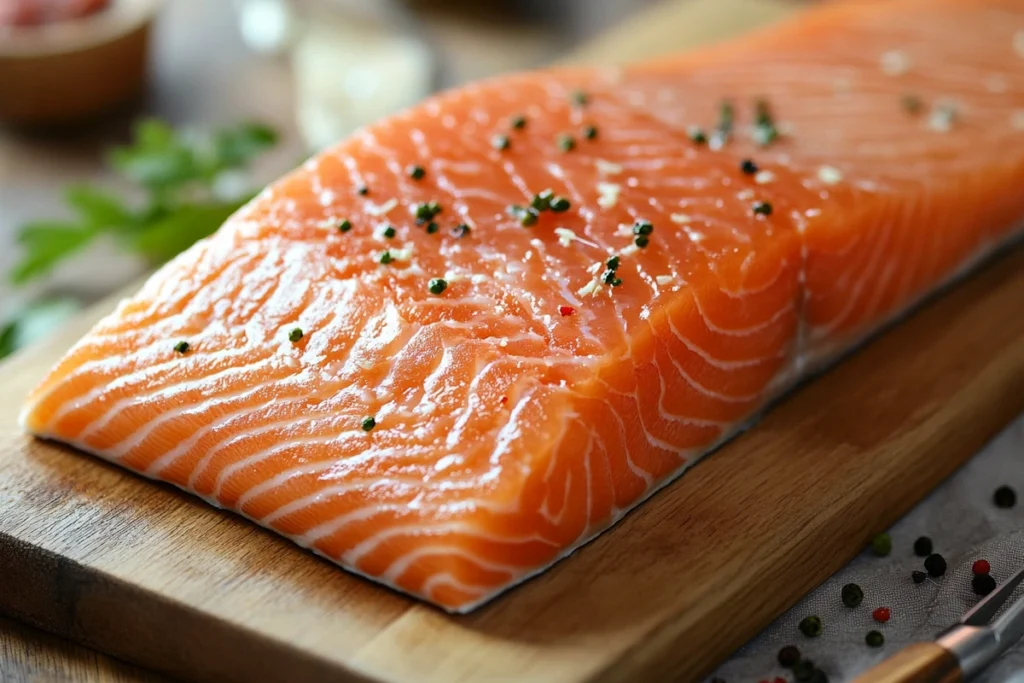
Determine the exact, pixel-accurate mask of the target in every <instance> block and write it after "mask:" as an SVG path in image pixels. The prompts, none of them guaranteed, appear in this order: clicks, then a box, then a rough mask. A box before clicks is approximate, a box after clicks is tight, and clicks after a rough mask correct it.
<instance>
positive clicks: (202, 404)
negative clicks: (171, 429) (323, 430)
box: [80, 357, 288, 458]
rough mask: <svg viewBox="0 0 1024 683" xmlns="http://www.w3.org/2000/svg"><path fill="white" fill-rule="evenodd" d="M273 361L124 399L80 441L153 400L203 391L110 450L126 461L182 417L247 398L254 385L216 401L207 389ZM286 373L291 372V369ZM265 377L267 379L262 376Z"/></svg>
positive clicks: (270, 381) (158, 415)
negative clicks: (161, 429) (152, 436)
mask: <svg viewBox="0 0 1024 683" xmlns="http://www.w3.org/2000/svg"><path fill="white" fill-rule="evenodd" d="M272 358H273V357H271V358H265V359H263V360H261V361H260V362H258V363H254V364H253V365H245V366H232V367H229V368H227V369H225V370H223V371H221V372H218V373H214V374H213V375H207V376H205V377H202V378H199V379H197V380H191V379H190V380H186V381H184V382H178V383H176V384H172V385H169V386H165V387H161V388H160V389H158V390H156V391H154V392H151V393H149V394H145V395H144V396H139V397H134V398H126V399H122V400H120V401H118V402H117V403H115V404H114V405H113V406H111V408H110V409H109V410H107V412H105V413H104V414H103V415H102V416H101V417H99V418H98V419H96V420H93V421H92V422H90V423H89V424H88V425H86V427H85V429H83V430H82V432H81V434H80V438H82V439H89V438H90V437H92V436H93V435H95V434H96V433H98V432H100V431H101V430H103V429H104V428H106V427H107V426H108V425H109V424H110V423H111V422H112V421H113V420H114V419H116V418H117V417H118V416H119V415H120V414H121V413H122V412H123V411H124V410H125V409H126V408H131V407H137V406H141V405H145V404H146V403H147V402H149V401H151V400H157V399H161V398H166V399H173V398H174V394H175V393H177V392H179V391H182V392H184V391H190V390H193V389H194V390H197V391H200V393H201V394H202V395H201V396H200V397H199V400H198V401H196V402H195V403H188V404H184V405H179V406H177V407H176V408H172V409H170V410H166V411H156V413H155V416H154V418H153V419H152V420H149V421H148V422H145V423H143V424H142V425H140V426H139V427H138V428H136V430H135V431H133V432H132V433H131V434H128V435H126V436H125V437H124V438H122V439H121V440H120V441H119V442H118V443H117V444H116V445H114V446H111V447H110V449H109V453H110V455H111V456H113V457H118V458H119V457H122V456H124V455H125V454H126V453H128V452H129V451H131V449H133V448H134V447H135V446H137V445H138V444H139V443H141V442H142V441H144V440H145V439H146V437H147V436H149V435H150V434H151V433H153V431H154V430H156V429H157V428H159V427H160V426H161V425H163V424H165V423H167V422H168V421H170V420H173V419H175V418H177V417H180V416H181V415H183V414H186V413H188V412H190V411H194V410H197V409H198V410H200V411H202V410H205V409H206V408H208V407H209V406H210V405H211V404H216V402H217V401H218V400H221V399H224V400H230V399H232V398H237V397H239V396H242V395H245V394H246V393H248V392H249V391H250V390H251V389H253V388H254V387H253V386H252V385H250V386H246V387H243V388H242V389H240V390H238V391H235V392H232V393H229V394H226V395H220V396H214V397H211V396H207V395H206V391H205V389H206V388H207V386H208V383H209V382H216V381H217V380H222V379H229V378H234V377H235V376H236V375H237V376H239V377H238V378H239V379H241V378H242V377H244V376H245V375H246V374H248V373H251V372H259V371H260V370H261V369H265V368H266V366H268V365H273V363H272V362H270V361H271V359H272ZM285 369H286V370H287V368H285ZM261 376H265V375H262V373H261ZM287 377H288V375H285V376H283V377H278V376H275V375H271V377H270V379H268V380H267V381H265V382H262V383H260V384H257V385H255V388H256V389H260V388H265V387H269V386H271V385H274V384H277V383H280V382H281V381H283V380H285V379H286V378H287Z"/></svg>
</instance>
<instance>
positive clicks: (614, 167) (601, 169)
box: [595, 159, 622, 175]
mask: <svg viewBox="0 0 1024 683" xmlns="http://www.w3.org/2000/svg"><path fill="white" fill-rule="evenodd" d="M595 163H596V165H597V172H598V173H600V174H601V175H618V174H620V173H622V166H621V165H619V164H613V163H612V162H610V161H605V160H604V159H598V160H597V161H596V162H595Z"/></svg>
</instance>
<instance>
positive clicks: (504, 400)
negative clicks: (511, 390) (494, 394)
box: [501, 396, 508, 405]
mask: <svg viewBox="0 0 1024 683" xmlns="http://www.w3.org/2000/svg"><path fill="white" fill-rule="evenodd" d="M506 403H508V396H502V397H501V405H505V404H506Z"/></svg>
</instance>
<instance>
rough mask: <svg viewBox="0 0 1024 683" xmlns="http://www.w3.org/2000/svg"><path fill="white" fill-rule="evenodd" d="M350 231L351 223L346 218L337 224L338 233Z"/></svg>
mask: <svg viewBox="0 0 1024 683" xmlns="http://www.w3.org/2000/svg"><path fill="white" fill-rule="evenodd" d="M351 229H352V221H350V220H349V219H347V218H345V219H344V220H342V221H341V222H340V223H338V232H348V231H349V230H351Z"/></svg>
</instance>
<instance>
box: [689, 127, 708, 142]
mask: <svg viewBox="0 0 1024 683" xmlns="http://www.w3.org/2000/svg"><path fill="white" fill-rule="evenodd" d="M686 135H687V137H689V138H690V141H691V142H693V143H694V144H697V145H703V144H706V143H707V141H708V135H707V133H705V132H704V129H703V128H698V127H697V126H690V127H689V128H687V129H686Z"/></svg>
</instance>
